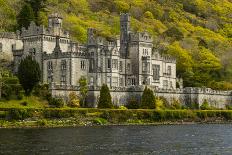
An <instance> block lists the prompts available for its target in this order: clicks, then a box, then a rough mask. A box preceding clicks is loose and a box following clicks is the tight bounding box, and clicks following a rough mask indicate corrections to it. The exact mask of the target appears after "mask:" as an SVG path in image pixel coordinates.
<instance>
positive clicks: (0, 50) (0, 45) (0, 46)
mask: <svg viewBox="0 0 232 155" xmlns="http://www.w3.org/2000/svg"><path fill="white" fill-rule="evenodd" d="M0 52H2V43H0Z"/></svg>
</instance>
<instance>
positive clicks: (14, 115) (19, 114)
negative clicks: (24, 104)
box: [8, 108, 32, 120]
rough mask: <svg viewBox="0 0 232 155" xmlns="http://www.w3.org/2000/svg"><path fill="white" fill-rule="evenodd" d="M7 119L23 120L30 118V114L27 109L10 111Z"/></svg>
mask: <svg viewBox="0 0 232 155" xmlns="http://www.w3.org/2000/svg"><path fill="white" fill-rule="evenodd" d="M8 114H9V117H10V118H11V119H15V120H19V119H20V120H23V119H25V118H28V117H31V116H32V112H31V111H30V110H28V109H24V108H22V109H10V110H9V113H8Z"/></svg>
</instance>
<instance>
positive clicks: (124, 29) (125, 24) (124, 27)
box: [120, 13, 130, 57]
mask: <svg viewBox="0 0 232 155" xmlns="http://www.w3.org/2000/svg"><path fill="white" fill-rule="evenodd" d="M120 31H121V35H120V47H121V49H120V52H121V55H122V56H123V57H127V56H128V55H127V53H128V42H129V33H130V15H129V14H128V13H122V14H121V15H120Z"/></svg>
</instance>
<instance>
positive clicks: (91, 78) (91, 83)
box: [89, 77, 93, 86]
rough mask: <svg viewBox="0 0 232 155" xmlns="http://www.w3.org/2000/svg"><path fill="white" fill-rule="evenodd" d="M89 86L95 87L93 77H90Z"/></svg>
mask: <svg viewBox="0 0 232 155" xmlns="http://www.w3.org/2000/svg"><path fill="white" fill-rule="evenodd" d="M89 85H90V86H93V77H90V80H89Z"/></svg>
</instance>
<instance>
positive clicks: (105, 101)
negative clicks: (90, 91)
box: [98, 84, 113, 108]
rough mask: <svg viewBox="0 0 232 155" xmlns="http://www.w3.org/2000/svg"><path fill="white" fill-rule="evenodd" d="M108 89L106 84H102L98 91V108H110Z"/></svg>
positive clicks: (111, 105)
mask: <svg viewBox="0 0 232 155" xmlns="http://www.w3.org/2000/svg"><path fill="white" fill-rule="evenodd" d="M112 107H113V104H112V101H111V95H110V90H109V88H108V86H107V85H106V84H103V85H102V87H101V91H100V98H99V102H98V108H112Z"/></svg>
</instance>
